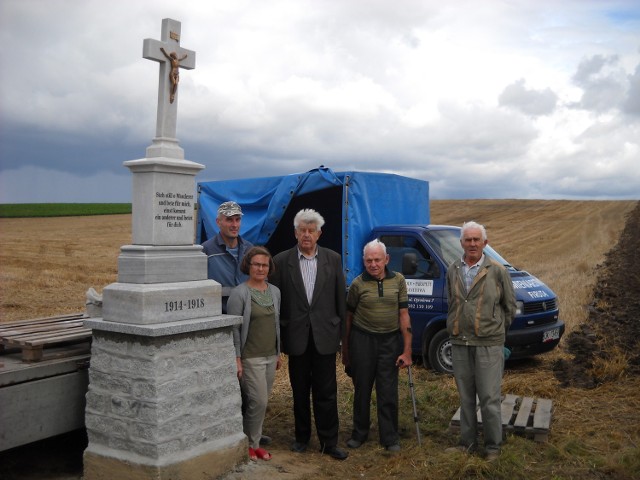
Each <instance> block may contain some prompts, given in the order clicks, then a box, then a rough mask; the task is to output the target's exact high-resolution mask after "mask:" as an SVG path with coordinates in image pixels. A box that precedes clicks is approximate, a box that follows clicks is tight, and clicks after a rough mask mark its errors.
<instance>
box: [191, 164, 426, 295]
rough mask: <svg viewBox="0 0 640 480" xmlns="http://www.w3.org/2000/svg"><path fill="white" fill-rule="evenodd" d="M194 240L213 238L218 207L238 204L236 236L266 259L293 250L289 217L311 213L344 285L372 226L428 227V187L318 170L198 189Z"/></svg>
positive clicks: (355, 270) (358, 265) (391, 177)
mask: <svg viewBox="0 0 640 480" xmlns="http://www.w3.org/2000/svg"><path fill="white" fill-rule="evenodd" d="M198 192H199V200H198V228H197V235H196V237H197V238H196V241H197V242H198V243H202V242H204V241H205V240H206V239H208V238H210V237H212V236H214V235H215V234H216V233H217V231H218V229H217V227H216V216H217V210H218V206H219V205H220V204H221V203H223V202H226V201H229V200H233V201H236V202H238V203H239V204H240V206H241V207H242V212H243V214H244V216H243V217H242V228H241V235H242V236H243V237H244V238H246V239H247V240H249V241H250V242H252V243H253V244H254V245H265V246H267V248H269V249H270V251H271V253H272V254H274V255H275V254H276V253H279V252H280V251H282V250H285V249H286V248H290V247H291V246H293V245H295V237H294V232H293V216H294V215H295V214H296V213H297V212H298V211H299V210H300V209H301V208H313V209H314V210H317V211H318V212H319V213H320V214H321V215H322V216H323V217H324V219H325V222H326V223H325V226H324V227H323V228H322V231H323V233H322V236H321V237H320V240H319V242H318V243H319V244H320V245H322V246H325V247H328V248H332V249H333V250H335V251H337V252H339V253H340V254H341V255H342V264H343V268H344V272H345V276H346V280H347V284H350V283H351V281H352V280H353V279H354V278H355V277H356V276H357V275H359V274H360V272H361V271H362V248H363V247H364V245H365V243H366V242H367V241H368V240H370V237H371V230H372V229H373V228H374V227H376V226H382V225H390V224H420V225H427V224H428V223H429V183H428V182H426V181H424V180H417V179H413V178H408V177H402V176H399V175H395V174H388V173H371V172H333V171H332V170H331V169H329V168H325V167H320V168H317V169H314V170H310V171H308V172H305V173H297V174H292V175H285V176H279V177H263V178H250V179H240V180H221V181H214V182H201V183H199V184H198Z"/></svg>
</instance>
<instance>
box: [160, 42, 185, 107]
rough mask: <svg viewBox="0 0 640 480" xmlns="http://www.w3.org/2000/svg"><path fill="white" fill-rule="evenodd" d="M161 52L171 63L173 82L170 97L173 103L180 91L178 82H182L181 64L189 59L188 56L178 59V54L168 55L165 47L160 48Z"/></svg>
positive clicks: (171, 78) (170, 73)
mask: <svg viewBox="0 0 640 480" xmlns="http://www.w3.org/2000/svg"><path fill="white" fill-rule="evenodd" d="M160 50H161V51H162V53H163V54H164V56H165V57H167V60H169V61H170V62H171V70H170V71H169V79H170V80H171V95H170V96H169V102H170V103H173V101H174V100H175V98H176V91H177V90H178V82H179V81H180V73H179V70H180V62H181V61H182V60H184V59H185V58H187V54H186V53H185V54H184V56H182V57H181V58H178V54H177V53H176V52H171V53H167V52H166V51H165V49H164V48H163V47H160Z"/></svg>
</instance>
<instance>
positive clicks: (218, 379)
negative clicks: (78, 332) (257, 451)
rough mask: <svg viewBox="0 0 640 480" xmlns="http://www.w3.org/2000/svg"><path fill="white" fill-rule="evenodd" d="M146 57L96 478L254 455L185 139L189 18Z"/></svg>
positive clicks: (94, 397)
mask: <svg viewBox="0 0 640 480" xmlns="http://www.w3.org/2000/svg"><path fill="white" fill-rule="evenodd" d="M143 56H144V57H145V58H148V59H152V60H155V61H158V62H160V86H159V91H158V119H157V129H156V138H155V139H154V140H153V144H152V145H151V146H150V147H148V148H147V150H146V157H145V158H143V159H139V160H130V161H127V162H124V165H125V166H126V167H128V168H129V169H130V170H131V172H132V176H133V205H132V207H133V208H132V239H133V241H132V245H125V246H123V247H122V248H121V251H120V256H119V258H118V279H117V280H118V281H117V282H116V283H112V284H111V285H108V286H107V287H105V289H104V291H103V306H102V318H92V319H88V320H86V322H85V324H86V325H87V326H89V327H91V328H92V329H93V343H92V348H91V367H90V369H89V391H88V393H87V407H86V416H85V425H86V428H87V434H88V437H89V445H88V447H87V449H86V451H85V454H84V479H85V480H98V479H100V480H107V479H108V480H111V479H114V478H117V479H119V480H127V479H132V480H133V479H136V480H138V479H149V480H151V479H154V480H162V479H170V478H171V479H177V478H185V479H187V478H188V479H205V478H207V479H208V478H215V477H217V476H219V475H220V474H222V473H224V472H226V471H228V470H230V469H231V468H232V467H233V466H234V465H235V464H237V463H239V462H240V461H242V460H243V459H244V458H246V452H247V443H246V437H245V435H244V433H243V432H242V414H241V408H240V407H241V400H240V389H239V385H238V380H237V378H236V366H235V365H236V363H235V350H234V347H233V337H232V329H233V327H234V326H235V325H238V324H240V323H241V321H242V319H241V317H237V316H231V315H222V314H221V312H222V303H221V287H220V284H218V283H217V282H215V281H213V280H208V279H207V257H206V255H205V254H203V253H202V247H201V246H200V245H194V244H193V238H194V231H195V229H194V208H195V198H194V195H195V175H196V174H197V173H198V172H199V171H200V170H202V169H203V168H204V166H203V165H200V164H198V163H194V162H191V161H188V160H184V154H183V150H182V148H180V146H179V145H178V141H177V139H176V138H175V133H176V117H177V105H178V90H179V88H178V84H179V73H178V69H179V68H195V52H192V51H190V50H185V49H183V48H181V47H180V22H177V21H175V20H171V19H164V20H163V21H162V41H156V40H151V39H147V40H145V41H144V44H143Z"/></svg>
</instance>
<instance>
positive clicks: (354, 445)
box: [347, 438, 363, 448]
mask: <svg viewBox="0 0 640 480" xmlns="http://www.w3.org/2000/svg"><path fill="white" fill-rule="evenodd" d="M362 443H363V442H361V441H360V440H356V439H355V438H350V439H349V440H348V441H347V447H349V448H360V447H361V446H362Z"/></svg>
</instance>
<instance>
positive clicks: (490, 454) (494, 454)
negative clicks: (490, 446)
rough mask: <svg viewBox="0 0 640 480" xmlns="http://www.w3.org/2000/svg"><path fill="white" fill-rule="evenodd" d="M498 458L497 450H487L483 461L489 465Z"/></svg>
mask: <svg viewBox="0 0 640 480" xmlns="http://www.w3.org/2000/svg"><path fill="white" fill-rule="evenodd" d="M499 458H500V451H499V450H489V451H487V455H486V457H485V460H486V461H487V462H489V463H493V462H495V461H496V460H498V459H499Z"/></svg>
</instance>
